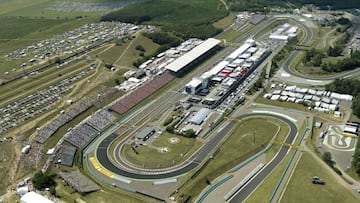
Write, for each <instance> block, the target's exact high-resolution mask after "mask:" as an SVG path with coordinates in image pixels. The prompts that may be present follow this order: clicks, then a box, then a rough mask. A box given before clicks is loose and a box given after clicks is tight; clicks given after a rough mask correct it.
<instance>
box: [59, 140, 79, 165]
mask: <svg viewBox="0 0 360 203" xmlns="http://www.w3.org/2000/svg"><path fill="white" fill-rule="evenodd" d="M75 153H76V148H75V147H73V146H68V145H62V146H61V147H60V149H59V152H57V153H56V161H57V162H58V163H59V164H61V165H64V166H69V167H71V166H72V165H73V162H74V158H75Z"/></svg>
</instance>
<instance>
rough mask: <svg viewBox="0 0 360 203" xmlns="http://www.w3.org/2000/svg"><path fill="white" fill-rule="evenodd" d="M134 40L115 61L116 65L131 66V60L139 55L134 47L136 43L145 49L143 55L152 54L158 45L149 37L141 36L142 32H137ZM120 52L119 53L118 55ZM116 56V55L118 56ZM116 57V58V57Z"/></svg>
mask: <svg viewBox="0 0 360 203" xmlns="http://www.w3.org/2000/svg"><path fill="white" fill-rule="evenodd" d="M133 40H134V41H133V42H132V43H131V42H130V43H131V44H130V46H129V47H128V48H127V50H126V52H125V53H124V55H123V56H121V58H120V59H119V61H118V62H117V64H118V65H121V66H125V67H133V68H134V65H133V62H134V61H135V60H136V59H137V58H140V57H139V53H140V52H139V51H138V50H136V49H135V47H136V46H137V45H141V46H143V47H144V49H145V55H151V54H153V53H154V52H155V51H156V49H157V48H159V45H158V44H156V43H154V42H153V41H152V40H151V39H149V38H147V37H145V36H143V35H142V34H137V35H136V38H135V39H133ZM120 55H121V54H119V56H120ZM119 56H118V57H119ZM116 59H117V58H116Z"/></svg>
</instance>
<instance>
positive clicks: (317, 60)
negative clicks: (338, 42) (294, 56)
mask: <svg viewBox="0 0 360 203" xmlns="http://www.w3.org/2000/svg"><path fill="white" fill-rule="evenodd" d="M323 58H324V54H323V53H321V52H320V51H318V50H316V49H314V48H312V49H310V50H309V51H308V52H306V54H305V56H304V58H303V60H302V62H303V64H305V65H306V66H320V65H321V64H322V59H323Z"/></svg>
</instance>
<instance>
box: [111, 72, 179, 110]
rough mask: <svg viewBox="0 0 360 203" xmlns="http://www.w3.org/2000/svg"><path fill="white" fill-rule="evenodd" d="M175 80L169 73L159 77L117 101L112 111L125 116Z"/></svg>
mask: <svg viewBox="0 0 360 203" xmlns="http://www.w3.org/2000/svg"><path fill="white" fill-rule="evenodd" d="M173 79H174V76H173V75H171V74H170V73H169V72H167V71H166V72H164V73H162V74H160V75H157V76H155V77H154V78H153V79H152V80H150V81H149V82H147V83H145V84H144V85H142V86H140V87H139V88H137V89H136V90H134V91H133V92H131V93H129V94H128V95H126V96H125V97H123V98H122V99H121V100H119V101H117V102H116V103H115V104H113V105H112V106H111V108H110V109H111V110H113V111H115V112H117V113H119V114H123V113H125V112H127V111H128V110H129V109H131V108H132V107H134V106H135V105H136V104H138V103H140V102H141V101H142V100H144V99H145V98H147V97H148V96H150V95H151V94H152V93H154V92H155V91H156V90H158V89H160V88H161V87H163V86H164V85H166V84H167V83H168V82H170V81H172V80H173Z"/></svg>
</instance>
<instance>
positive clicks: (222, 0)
mask: <svg viewBox="0 0 360 203" xmlns="http://www.w3.org/2000/svg"><path fill="white" fill-rule="evenodd" d="M220 1H221V3H222V4H224V6H225V9H226V10H227V11H228V10H229V7H228V5H227V4H226V2H225V1H224V0H220Z"/></svg>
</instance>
